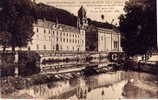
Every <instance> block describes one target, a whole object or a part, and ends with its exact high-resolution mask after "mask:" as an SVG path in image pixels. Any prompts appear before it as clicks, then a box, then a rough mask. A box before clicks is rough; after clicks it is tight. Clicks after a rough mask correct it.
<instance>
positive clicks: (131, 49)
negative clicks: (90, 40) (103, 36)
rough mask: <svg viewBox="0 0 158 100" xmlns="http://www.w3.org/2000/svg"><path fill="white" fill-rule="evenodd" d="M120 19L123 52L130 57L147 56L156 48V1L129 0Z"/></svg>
mask: <svg viewBox="0 0 158 100" xmlns="http://www.w3.org/2000/svg"><path fill="white" fill-rule="evenodd" d="M124 11H125V14H123V15H121V16H120V17H119V19H120V21H119V25H120V26H119V30H120V31H121V35H122V43H121V45H122V47H123V50H124V51H125V52H126V53H127V54H128V55H130V56H133V55H137V54H145V53H146V52H148V51H149V50H151V49H152V48H153V47H155V40H156V39H155V37H156V1H155V0H142V1H139V2H138V1H137V0H129V2H126V4H125V7H124Z"/></svg>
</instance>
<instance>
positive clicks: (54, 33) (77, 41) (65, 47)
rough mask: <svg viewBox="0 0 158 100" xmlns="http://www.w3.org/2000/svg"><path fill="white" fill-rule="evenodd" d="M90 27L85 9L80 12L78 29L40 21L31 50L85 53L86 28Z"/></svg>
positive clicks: (37, 24)
mask: <svg viewBox="0 0 158 100" xmlns="http://www.w3.org/2000/svg"><path fill="white" fill-rule="evenodd" d="M87 25H88V23H87V18H86V12H85V9H84V8H83V7H81V8H80V9H79V11H78V20H77V27H73V26H69V25H65V24H59V23H58V21H56V22H51V21H47V20H41V19H39V20H38V21H37V22H36V23H34V25H33V30H34V33H35V34H34V36H33V40H32V42H30V43H29V45H28V49H29V50H37V51H38V50H39V51H41V50H49V51H50V50H51V51H74V52H75V51H80V52H82V51H85V27H86V26H87Z"/></svg>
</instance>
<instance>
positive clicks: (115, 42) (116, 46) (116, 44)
mask: <svg viewBox="0 0 158 100" xmlns="http://www.w3.org/2000/svg"><path fill="white" fill-rule="evenodd" d="M114 48H115V49H116V48H118V42H117V41H114Z"/></svg>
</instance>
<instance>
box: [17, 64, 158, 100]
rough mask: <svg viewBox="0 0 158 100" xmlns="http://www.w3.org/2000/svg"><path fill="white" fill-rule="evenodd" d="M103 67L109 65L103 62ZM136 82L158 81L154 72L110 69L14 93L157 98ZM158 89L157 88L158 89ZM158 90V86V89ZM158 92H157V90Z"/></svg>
mask: <svg viewBox="0 0 158 100" xmlns="http://www.w3.org/2000/svg"><path fill="white" fill-rule="evenodd" d="M99 66H105V65H104V64H100V65H99ZM131 79H132V81H138V80H139V81H141V82H144V81H147V82H149V81H151V80H152V81H154V80H156V81H157V77H156V76H154V75H149V74H144V73H136V72H124V71H117V72H108V73H103V74H99V75H92V76H88V77H85V76H82V77H79V78H76V79H70V80H63V81H58V82H50V83H47V84H42V85H37V86H33V87H30V88H29V89H24V90H20V91H18V92H16V93H14V95H22V94H27V95H30V96H32V97H33V98H45V99H48V98H52V99H57V98H58V99H68V98H69V99H71V100H78V99H88V100H96V99H97V100H98V99H99V100H102V99H107V98H109V99H110V98H141V96H143V95H145V97H148V98H150V97H154V96H155V95H156V96H157V94H153V93H151V92H147V91H144V90H143V89H139V88H133V87H132V86H133V84H134V83H132V82H131V83H130V81H129V80H131ZM156 89H157V88H156ZM157 90H158V89H157ZM155 93H156V92H155Z"/></svg>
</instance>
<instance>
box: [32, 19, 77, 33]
mask: <svg viewBox="0 0 158 100" xmlns="http://www.w3.org/2000/svg"><path fill="white" fill-rule="evenodd" d="M33 26H38V27H44V28H50V29H54V30H61V31H64V32H75V33H79V29H78V28H76V27H73V26H69V25H65V24H59V23H55V22H52V21H48V20H42V19H38V20H37V22H36V23H34V25H33Z"/></svg>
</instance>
